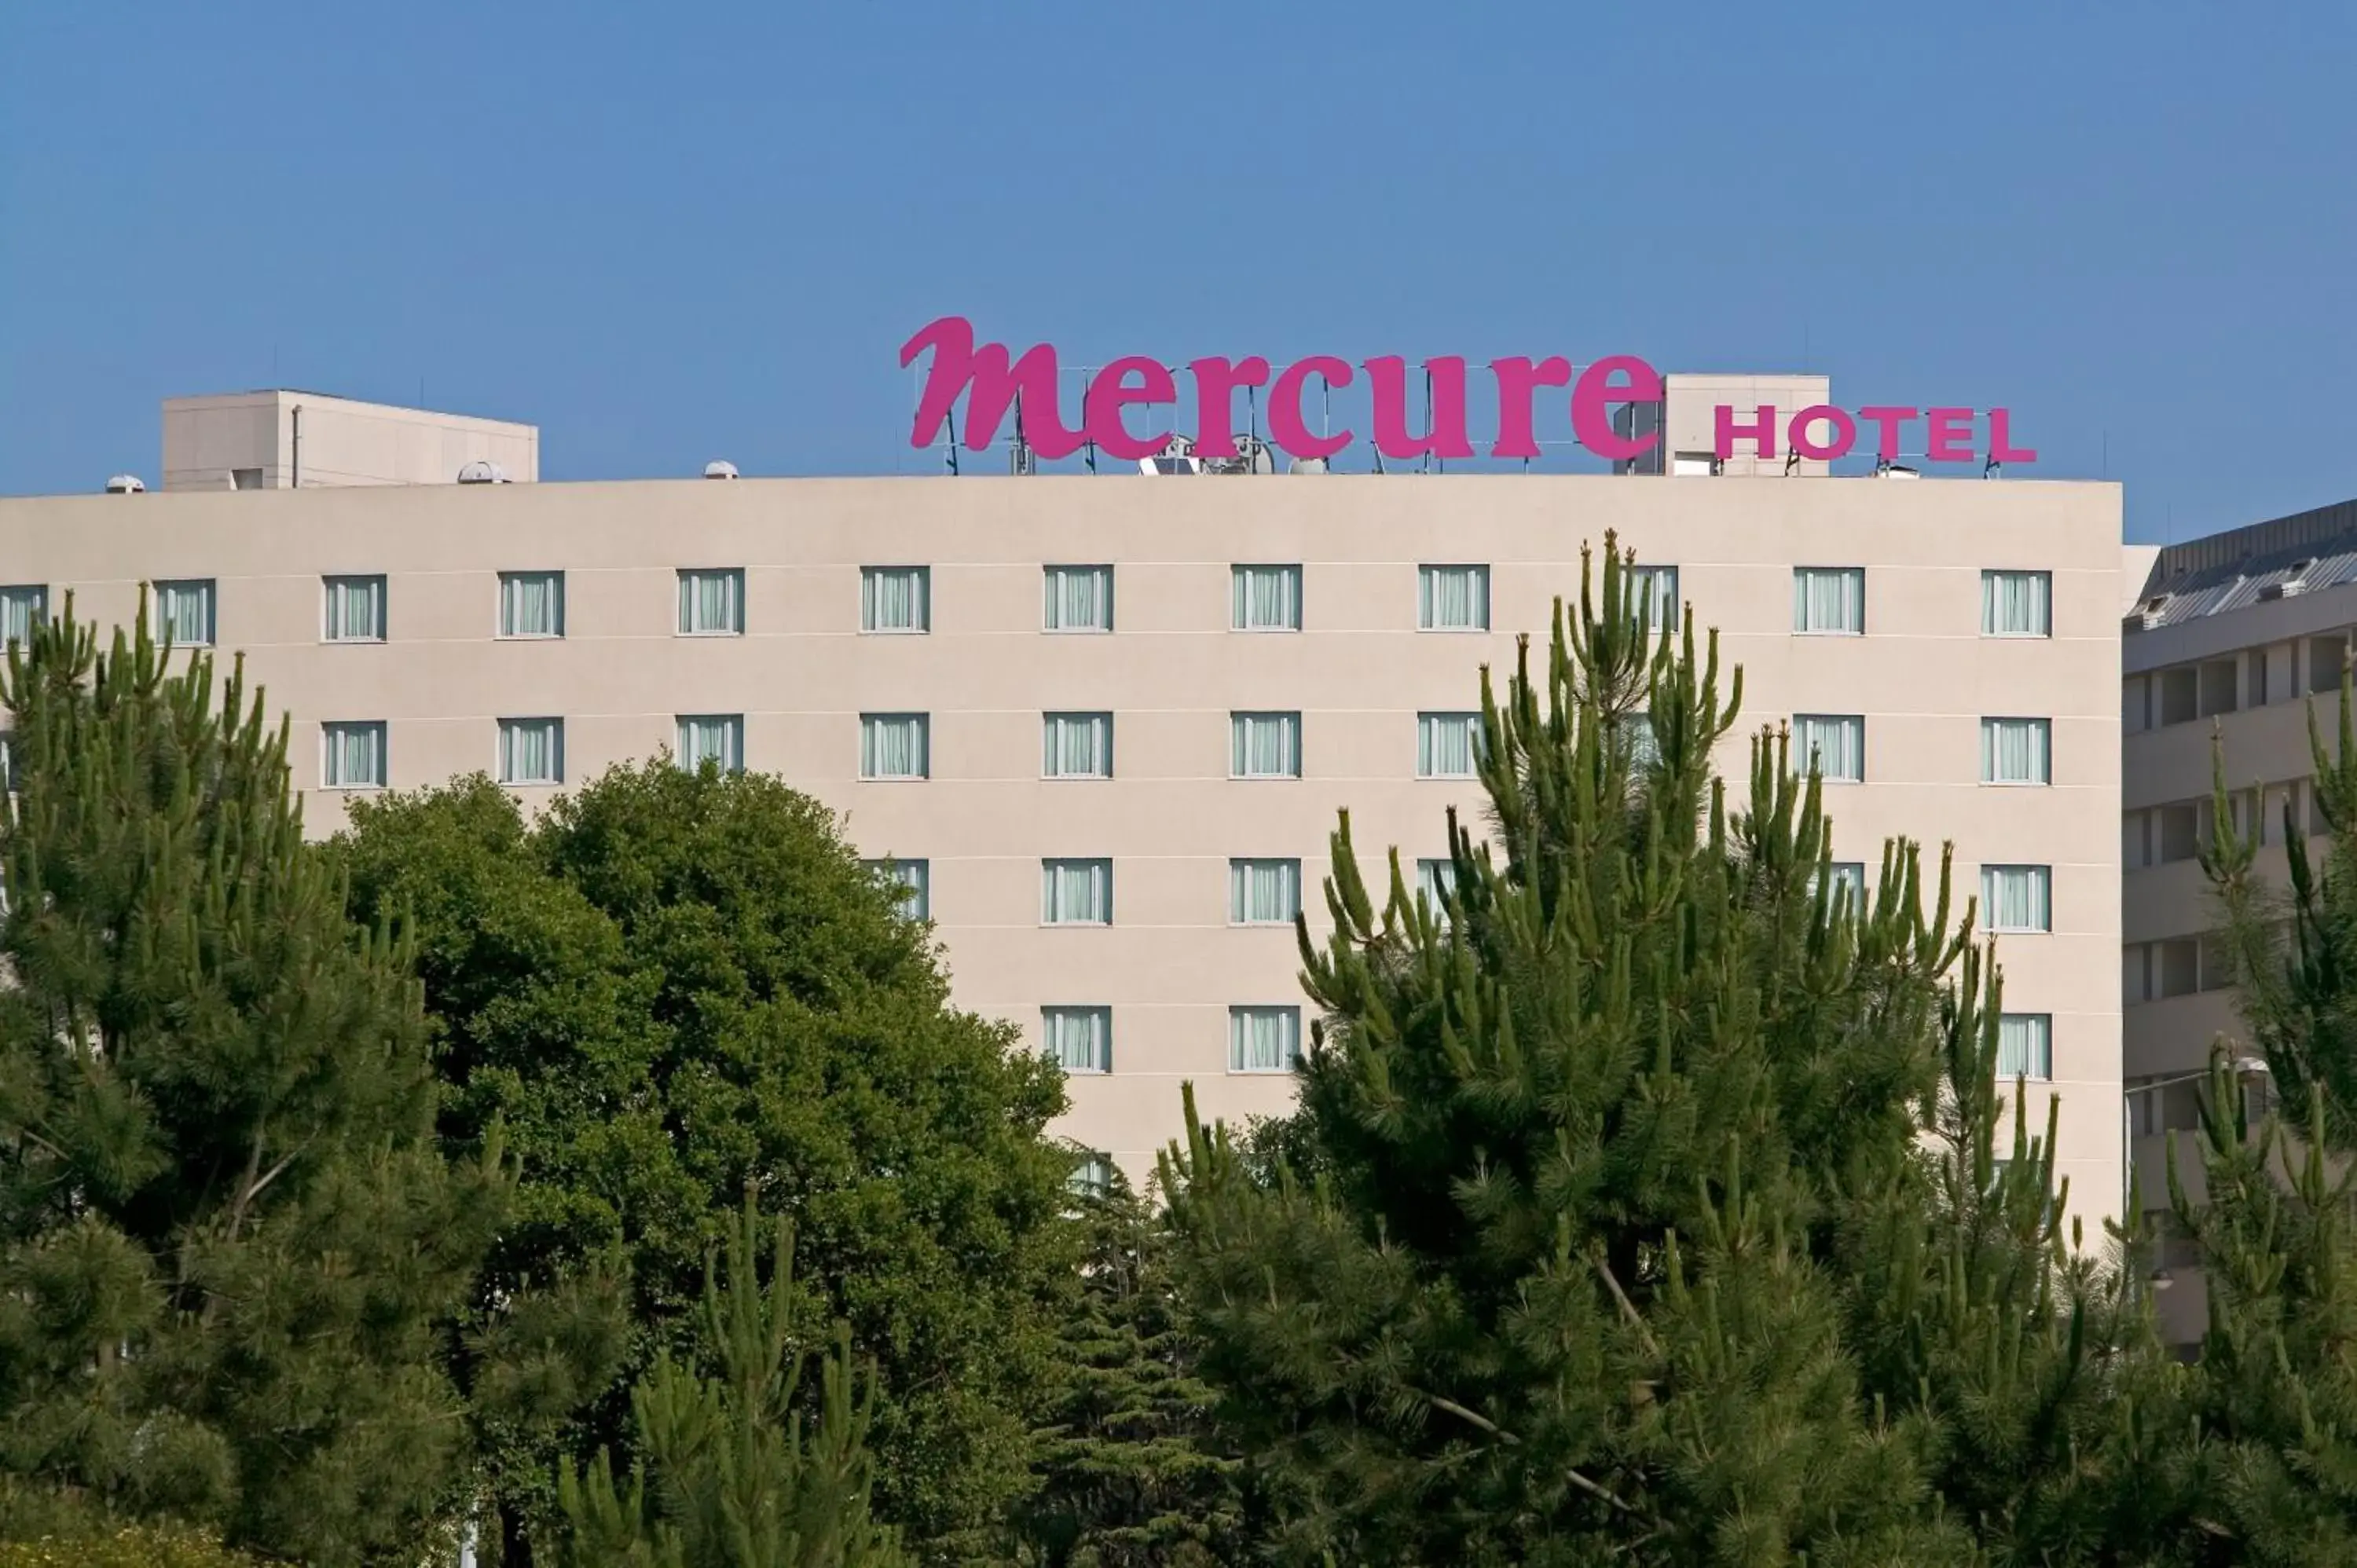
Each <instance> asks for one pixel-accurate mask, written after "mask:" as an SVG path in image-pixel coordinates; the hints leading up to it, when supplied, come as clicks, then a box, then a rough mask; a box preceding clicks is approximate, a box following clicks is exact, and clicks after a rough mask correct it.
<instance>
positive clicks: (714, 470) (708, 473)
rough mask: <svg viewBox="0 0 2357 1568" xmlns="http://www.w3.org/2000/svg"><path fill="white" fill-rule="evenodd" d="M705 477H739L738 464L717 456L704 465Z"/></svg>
mask: <svg viewBox="0 0 2357 1568" xmlns="http://www.w3.org/2000/svg"><path fill="white" fill-rule="evenodd" d="M704 477H705V478H707V479H733V478H736V477H737V465H736V464H734V463H731V462H729V461H727V460H726V458H721V457H715V458H714V459H713V460H712V461H711V462H709V463H706V464H705V465H704Z"/></svg>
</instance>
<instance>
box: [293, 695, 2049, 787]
mask: <svg viewBox="0 0 2357 1568" xmlns="http://www.w3.org/2000/svg"><path fill="white" fill-rule="evenodd" d="M678 724H679V732H678V745H677V746H676V747H675V748H674V750H675V753H676V755H677V756H678V757H679V760H680V761H681V763H682V764H683V765H684V766H686V767H688V768H696V767H700V766H701V765H702V764H703V763H705V761H707V760H709V761H713V762H716V763H718V764H719V765H720V767H721V768H723V769H724V770H726V771H729V772H737V771H741V770H742V769H743V768H744V766H745V716H744V715H743V714H682V715H680V718H679V721H678ZM323 727H324V731H325V736H326V740H325V757H324V761H323V763H322V766H321V777H320V781H321V783H322V784H324V785H325V786H326V787H327V788H328V789H382V787H383V785H384V782H385V778H386V756H385V725H384V721H382V720H381V719H361V720H337V721H332V722H330V723H328V725H325V726H323ZM1301 731H1302V724H1301V714H1298V713H1232V714H1229V715H1228V775H1229V777H1230V778H1232V779H1298V778H1300V777H1301ZM2050 731H2051V725H2050V723H2049V721H2047V720H2045V719H2009V718H2008V719H1999V718H1989V719H1983V720H1982V721H1981V782H1982V783H1984V784H2049V783H2051V782H2052V781H2053V766H2052V746H2051V735H2050ZM1792 736H1793V755H1794V757H1795V758H1796V759H1797V760H1798V761H1800V762H1802V763H1803V764H1805V762H1806V761H1807V760H1808V759H1809V758H1811V757H1813V758H1814V759H1815V761H1816V764H1817V767H1818V769H1819V771H1820V772H1821V773H1822V774H1823V776H1824V778H1825V779H1827V780H1828V781H1831V782H1835V783H1859V782H1862V781H1863V780H1864V779H1865V778H1866V720H1865V718H1864V717H1863V716H1862V715H1859V714H1797V715H1795V716H1794V718H1793V720H1792ZM499 737H500V738H499V756H500V782H502V783H507V784H559V783H562V782H564V779H565V773H564V753H565V721H564V720H563V719H561V718H549V717H538V718H511V719H501V720H500V721H499ZM1039 750H1040V756H1039V774H1040V777H1041V778H1043V779H1111V778H1112V777H1113V776H1114V759H1113V715H1112V714H1109V713H1070V714H1041V715H1040V743H1039ZM1480 757H1481V715H1480V714H1478V713H1426V714H1417V715H1416V754H1415V772H1416V777H1417V778H1419V779H1470V778H1473V777H1475V775H1476V773H1477V771H1478V769H1479V767H1480ZM511 768H518V769H522V771H511ZM542 769H545V771H542ZM859 776H860V777H861V778H862V779H899V780H910V779H929V778H931V776H932V719H931V715H930V714H861V715H860V718H859Z"/></svg>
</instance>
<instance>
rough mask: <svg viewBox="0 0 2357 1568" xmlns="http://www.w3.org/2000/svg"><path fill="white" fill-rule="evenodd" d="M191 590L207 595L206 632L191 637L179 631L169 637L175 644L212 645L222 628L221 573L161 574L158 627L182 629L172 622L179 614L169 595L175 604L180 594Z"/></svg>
mask: <svg viewBox="0 0 2357 1568" xmlns="http://www.w3.org/2000/svg"><path fill="white" fill-rule="evenodd" d="M189 592H195V593H199V594H201V595H203V596H204V598H203V602H204V612H205V625H204V635H203V636H202V637H190V638H183V637H179V636H177V635H175V636H171V637H170V639H169V640H170V641H171V644H172V646H173V647H175V648H210V647H212V646H213V639H214V638H215V637H216V636H217V635H218V634H219V632H220V630H221V580H220V579H219V578H217V577H163V578H158V579H157V580H156V629H157V630H158V631H168V632H177V631H178V628H177V627H175V626H174V625H173V624H172V623H173V622H175V621H176V620H178V615H177V613H175V611H174V610H173V609H167V607H166V606H165V601H166V599H167V597H168V598H169V599H170V600H171V601H172V603H173V605H174V606H177V605H178V602H179V596H180V595H182V594H184V593H189Z"/></svg>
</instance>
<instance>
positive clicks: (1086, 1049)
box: [1039, 1007, 1113, 1072]
mask: <svg viewBox="0 0 2357 1568" xmlns="http://www.w3.org/2000/svg"><path fill="white" fill-rule="evenodd" d="M1039 1035H1040V1038H1041V1040H1042V1042H1043V1043H1044V1044H1045V1045H1046V1047H1047V1054H1048V1059H1049V1060H1050V1061H1052V1062H1054V1063H1055V1064H1056V1065H1057V1066H1058V1067H1060V1068H1062V1069H1064V1070H1065V1071H1066V1072H1111V1071H1112V1070H1113V1009H1112V1008H1110V1007H1042V1008H1040V1009H1039Z"/></svg>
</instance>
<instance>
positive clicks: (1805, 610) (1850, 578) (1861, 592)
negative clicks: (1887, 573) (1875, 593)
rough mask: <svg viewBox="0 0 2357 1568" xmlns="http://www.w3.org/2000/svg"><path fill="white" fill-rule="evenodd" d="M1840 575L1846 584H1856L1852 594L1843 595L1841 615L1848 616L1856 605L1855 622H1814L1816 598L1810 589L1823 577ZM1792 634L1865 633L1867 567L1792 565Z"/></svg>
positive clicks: (1839, 635) (1841, 635)
mask: <svg viewBox="0 0 2357 1568" xmlns="http://www.w3.org/2000/svg"><path fill="white" fill-rule="evenodd" d="M1824 578H1838V579H1840V580H1841V581H1842V583H1843V585H1844V586H1845V588H1846V585H1848V584H1850V583H1856V584H1857V592H1856V594H1855V595H1854V596H1853V595H1851V594H1849V593H1847V592H1845V593H1844V594H1843V595H1842V596H1841V598H1842V618H1843V619H1844V620H1845V621H1846V619H1847V618H1848V616H1849V612H1850V610H1851V609H1852V608H1853V607H1855V608H1856V610H1857V625H1855V626H1850V625H1839V626H1820V625H1817V624H1815V618H1816V609H1817V605H1816V600H1815V597H1814V596H1813V594H1812V592H1811V590H1812V589H1813V588H1814V587H1816V586H1817V585H1818V583H1819V581H1820V580H1821V579H1824ZM1792 635H1793V636H1795V637H1864V636H1865V635H1866V568H1865V567H1863V566H1795V567H1793V568H1792Z"/></svg>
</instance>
